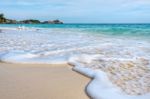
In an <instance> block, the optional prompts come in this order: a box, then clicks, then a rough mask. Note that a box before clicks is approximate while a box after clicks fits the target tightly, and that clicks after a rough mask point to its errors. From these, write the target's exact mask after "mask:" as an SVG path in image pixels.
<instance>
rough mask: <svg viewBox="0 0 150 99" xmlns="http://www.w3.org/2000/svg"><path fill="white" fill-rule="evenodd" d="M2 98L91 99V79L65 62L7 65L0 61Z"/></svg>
mask: <svg viewBox="0 0 150 99" xmlns="http://www.w3.org/2000/svg"><path fill="white" fill-rule="evenodd" d="M0 81H1V82H0V97H1V98H2V99H89V98H88V96H87V95H86V93H85V91H84V90H85V87H86V85H87V84H88V82H89V78H87V77H85V76H82V75H80V74H78V73H76V72H74V71H72V70H71V67H69V65H66V64H60V65H46V64H43V65H40V64H8V63H2V62H0Z"/></svg>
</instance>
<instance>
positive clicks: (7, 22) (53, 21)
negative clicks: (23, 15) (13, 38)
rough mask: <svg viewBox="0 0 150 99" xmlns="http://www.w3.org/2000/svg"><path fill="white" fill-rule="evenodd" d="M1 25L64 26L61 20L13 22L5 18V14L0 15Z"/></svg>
mask: <svg viewBox="0 0 150 99" xmlns="http://www.w3.org/2000/svg"><path fill="white" fill-rule="evenodd" d="M0 24H63V22H62V21H60V20H48V21H43V22H41V21H39V20H35V19H27V20H21V21H17V20H12V19H7V18H5V16H4V14H0Z"/></svg>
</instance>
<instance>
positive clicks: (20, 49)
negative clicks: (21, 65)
mask: <svg viewBox="0 0 150 99" xmlns="http://www.w3.org/2000/svg"><path fill="white" fill-rule="evenodd" d="M0 28H1V29H2V32H1V33H0V46H1V47H0V53H1V54H0V55H1V58H0V59H1V61H8V62H10V60H11V62H13V61H12V59H13V58H14V57H13V56H14V55H16V56H17V55H18V58H19V60H18V59H16V61H17V62H27V63H28V62H29V61H31V63H32V62H33V63H34V62H39V63H51V61H52V62H54V63H55V61H61V62H62V61H63V62H67V60H68V59H69V58H70V57H72V56H74V55H80V54H87V55H91V54H97V53H98V54H99V53H102V55H104V56H109V57H110V56H111V55H112V57H115V58H135V57H146V58H149V57H150V24H1V25H0ZM26 53H27V54H29V55H31V58H30V59H28V58H25V57H22V54H23V55H24V54H26ZM127 53H128V54H129V55H127ZM9 54H10V55H9ZM11 54H13V55H11ZM20 54H21V56H20ZM107 54H108V55H107ZM7 55H8V56H9V57H10V56H11V57H10V59H9V58H8V56H7ZM32 55H33V56H34V55H35V56H34V58H33V59H32ZM4 56H5V58H4ZM16 56H15V57H16ZM20 57H22V58H20ZM14 60H15V59H14Z"/></svg>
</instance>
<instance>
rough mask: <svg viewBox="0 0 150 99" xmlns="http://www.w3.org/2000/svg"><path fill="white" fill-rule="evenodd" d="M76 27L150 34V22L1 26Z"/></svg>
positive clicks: (141, 34) (110, 32)
mask: <svg viewBox="0 0 150 99" xmlns="http://www.w3.org/2000/svg"><path fill="white" fill-rule="evenodd" d="M19 26H25V27H29V28H61V29H76V30H78V31H79V30H80V31H82V32H90V33H97V34H104V35H124V36H127V35H130V36H143V37H144V36H146V37H147V36H148V37H149V36H150V24H1V25H0V27H19Z"/></svg>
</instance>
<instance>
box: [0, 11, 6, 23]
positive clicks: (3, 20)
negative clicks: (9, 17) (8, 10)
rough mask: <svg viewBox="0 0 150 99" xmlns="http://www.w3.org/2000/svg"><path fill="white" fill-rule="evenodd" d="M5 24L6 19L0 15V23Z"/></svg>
mask: <svg viewBox="0 0 150 99" xmlns="http://www.w3.org/2000/svg"><path fill="white" fill-rule="evenodd" d="M5 22H6V18H5V17H4V14H2V13H1V14H0V23H5Z"/></svg>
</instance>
